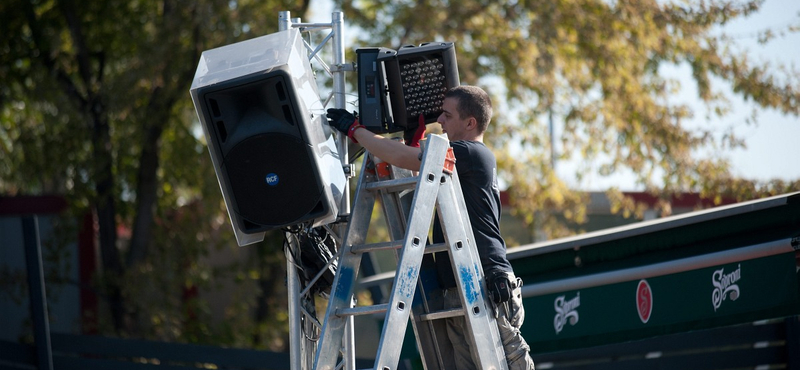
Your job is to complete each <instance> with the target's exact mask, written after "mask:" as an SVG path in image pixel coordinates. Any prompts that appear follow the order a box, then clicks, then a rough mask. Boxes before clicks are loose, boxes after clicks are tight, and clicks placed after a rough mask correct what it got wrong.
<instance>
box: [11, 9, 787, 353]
mask: <svg viewBox="0 0 800 370" xmlns="http://www.w3.org/2000/svg"><path fill="white" fill-rule="evenodd" d="M338 5H340V6H341V9H343V11H344V12H345V20H346V22H347V23H348V24H349V25H357V26H358V27H359V28H360V29H361V30H363V31H364V32H351V33H350V34H351V35H356V37H357V38H358V40H357V42H356V43H355V44H352V45H348V49H349V50H348V52H352V49H354V48H355V47H358V46H388V47H395V48H397V47H399V46H400V45H404V44H413V43H419V42H424V41H435V40H447V41H455V42H456V45H457V47H458V58H459V71H460V73H461V79H462V81H463V82H465V83H469V84H488V81H500V83H494V84H489V86H490V88H489V90H490V91H491V92H492V93H493V94H494V95H495V99H494V100H495V102H498V103H499V102H502V103H503V104H498V107H499V106H503V107H507V108H508V109H504V111H502V112H500V111H499V109H498V112H497V114H496V119H495V121H494V123H493V125H494V126H493V127H494V128H493V129H491V133H490V135H489V136H487V138H486V139H487V141H489V142H490V146H492V147H494V148H509V149H508V150H497V151H496V152H497V156H498V161H499V164H500V170H501V175H502V177H503V178H504V180H505V181H506V183H508V184H509V189H510V192H511V199H512V202H513V207H514V211H515V212H516V213H517V214H518V215H520V216H521V217H523V218H524V219H526V220H527V221H528V222H529V223H530V224H531V225H532V227H534V228H535V229H536V230H541V231H542V232H543V233H544V234H545V235H546V236H548V237H556V236H563V235H566V234H568V233H569V232H570V231H569V230H568V229H567V228H566V227H564V225H563V222H561V220H566V221H567V222H571V223H580V222H582V221H583V220H584V219H585V217H586V212H585V209H584V208H583V206H584V205H585V203H586V201H585V199H584V198H583V197H582V196H581V195H580V194H579V193H577V192H576V191H575V189H570V188H569V187H568V186H567V185H566V184H565V183H564V182H563V181H562V180H561V179H559V178H558V177H557V176H556V174H555V171H554V169H553V166H552V163H553V160H554V159H564V158H567V157H569V156H572V155H576V156H580V157H581V158H582V161H583V163H587V164H589V163H598V162H599V163H600V166H599V167H600V169H601V172H602V174H613V173H615V172H617V171H620V170H623V169H630V170H632V171H633V172H634V173H636V174H637V175H639V178H638V181H639V183H640V184H641V185H643V186H646V187H647V189H649V190H652V191H654V192H660V193H669V192H679V191H695V192H700V193H702V194H703V195H704V196H707V197H711V198H718V199H722V198H728V197H733V198H736V199H739V200H744V199H750V198H754V197H760V196H764V195H767V194H776V193H781V192H786V191H791V190H797V189H799V188H800V183H798V182H797V181H795V182H789V183H786V182H779V181H775V182H770V183H766V184H764V183H757V182H754V181H749V180H746V179H735V178H733V177H731V176H730V175H729V166H728V164H727V163H726V162H724V161H722V160H720V159H719V158H698V157H697V155H696V153H697V151H698V150H699V149H701V148H708V147H710V148H712V149H714V148H718V147H726V146H737V145H741V143H742V142H741V140H740V139H739V138H736V137H734V136H730V135H728V136H720V135H719V132H721V131H722V130H720V129H719V128H716V127H701V128H700V129H696V130H689V129H687V128H686V127H685V124H686V121H687V120H688V119H689V118H690V117H692V115H693V114H694V112H692V111H691V109H690V108H689V107H688V106H686V105H682V104H675V103H670V102H669V99H668V98H669V97H670V96H672V94H674V91H675V88H676V84H677V82H676V81H674V80H670V79H668V78H665V77H662V76H661V75H660V74H659V70H660V67H662V66H665V65H673V66H676V65H677V66H683V65H686V66H689V67H690V68H691V70H692V73H693V77H694V79H695V81H696V83H697V86H698V92H699V95H698V99H699V100H701V101H703V102H705V103H706V104H707V106H708V107H709V108H711V109H710V110H711V111H713V112H719V114H724V113H725V112H726V109H727V104H728V103H727V102H726V101H725V100H724V94H721V93H720V91H718V90H717V88H716V87H715V86H714V84H713V81H715V80H722V81H726V82H727V83H729V84H730V86H731V90H732V91H731V93H733V94H737V95H739V96H741V97H744V98H745V99H748V100H750V101H753V102H755V103H756V104H758V105H759V106H763V107H769V108H773V109H776V110H778V111H781V112H785V113H788V114H794V115H797V114H798V113H800V108H799V107H798V105H799V104H798V100H800V99H799V98H798V92H797V91H798V86H797V76H796V75H792V74H791V73H789V74H788V76H781V75H778V74H777V73H778V71H779V69H777V68H771V67H769V66H764V65H758V64H754V63H753V62H752V61H750V60H749V59H748V58H747V57H746V55H739V54H733V53H732V52H730V51H729V50H730V48H729V47H728V46H729V44H730V43H731V42H732V41H731V40H730V39H729V38H727V37H726V36H724V35H722V36H714V35H713V34H712V33H711V30H712V28H713V27H715V26H717V25H720V24H724V23H726V22H729V21H730V20H733V19H736V18H739V17H742V16H745V15H747V14H749V13H752V12H755V11H757V10H758V9H759V7H760V5H761V2H760V1H750V2H744V3H739V2H733V1H716V2H711V3H706V2H697V3H683V2H681V3H678V2H656V1H600V0H577V1H528V0H519V1H511V2H491V1H482V0H481V1H460V2H451V1H444V0H432V1H418V2H409V1H388V0H379V1H350V0H348V1H341V2H339V4H338ZM308 7H309V3H308V1H300V2H293V1H281V0H268V1H253V0H238V1H209V0H200V1H188V0H177V1H163V0H161V1H158V0H110V1H96V0H90V1H74V0H10V1H5V2H2V3H0V34H3V35H10V36H7V37H4V38H0V80H1V81H3V83H2V84H0V193H2V194H4V195H17V194H46V193H55V194H61V195H64V196H65V197H66V198H67V199H68V202H69V204H70V210H69V212H68V215H70V216H72V217H75V219H80V218H79V217H82V216H83V215H84V214H86V213H87V212H91V213H92V214H94V217H95V221H96V227H97V230H98V239H99V244H100V245H99V247H100V250H101V256H102V264H103V266H102V271H103V272H104V275H102V276H98V283H97V286H96V287H94V288H95V289H97V291H98V292H99V293H100V297H101V300H102V308H103V310H102V312H100V317H99V323H100V328H99V329H100V331H101V333H104V334H117V335H123V336H137V337H145V338H158V339H162V340H176V341H189V342H207V343H224V344H228V345H235V346H255V347H259V348H270V349H281V348H282V347H283V346H284V345H285V336H286V332H285V330H286V324H285V323H286V319H287V318H286V313H285V309H284V308H283V307H285V302H283V301H282V300H284V299H285V296H286V294H285V291H284V290H283V289H285V288H284V287H283V273H284V270H285V263H284V258H283V255H282V253H281V252H280V251H281V240H280V239H281V235H280V233H276V234H274V235H270V236H269V238H268V241H265V242H264V243H261V244H259V245H258V246H253V247H247V248H241V249H239V248H238V247H233V246H235V241H234V238H233V235H232V232H231V230H230V225H229V221H228V218H227V214H226V210H225V206H224V203H223V202H222V199H221V194H220V192H219V186H218V184H217V182H216V177H215V175H214V173H213V169H212V167H211V164H210V158H209V155H208V152H207V149H206V147H205V143H203V139H202V138H201V137H200V136H201V135H199V134H198V132H199V128H198V126H197V125H198V124H197V122H196V116H195V113H194V110H193V106H192V103H191V101H190V97H189V93H188V91H189V87H190V83H191V80H192V77H193V75H194V71H195V68H196V66H197V62H198V60H199V56H200V53H201V52H202V51H203V50H207V49H210V48H214V47H218V46H222V45H226V44H230V43H232V42H235V41H239V40H243V39H247V38H251V37H255V36H260V35H263V34H267V33H271V32H274V31H275V30H277V13H278V11H281V10H289V11H291V12H292V14H293V16H301V17H302V15H303V14H305V13H306V10H307V9H308ZM421 14H422V15H424V16H420V15H421ZM778 31H780V30H778ZM789 31H796V29H795V30H793V29H790V30H787V32H789ZM780 32H783V31H780ZM771 37H774V34H772V33H764V35H763V40H764V41H767V40H769V39H770V38H771ZM353 59H354V58H353V57H350V58H349V59H348V60H353ZM353 75H354V74H351V77H352V76H353ZM489 77H492V79H490V78H489ZM550 114H552V115H553V117H554V118H555V119H557V120H559V121H563V124H564V126H565V128H566V129H565V132H564V135H563V136H562V137H560V138H558V140H559V141H560V142H561V146H562V147H563V148H564V149H565V150H564V151H563V152H562V154H560V156H559V157H558V158H551V154H550V145H552V143H551V142H550V138H549V133H548V130H547V124H548V117H549V115H550ZM589 168H590V167H589V166H587V167H586V168H583V169H582V170H588V169H589ZM615 199H617V198H615ZM664 199H666V196H665V197H664ZM616 205H617V206H618V207H619V209H620V211H624V212H630V213H631V214H633V215H635V214H636V210H637V209H638V208H637V207H640V206H638V205H636V204H633V203H631V202H629V200H625V199H622V198H619V201H618V202H617V204H616ZM662 209H663V211H664V212H665V213H668V212H669V205H668V204H664V205H663V207H662ZM555 214H558V215H560V216H561V217H562V219H558V218H556V217H554V216H553V215H555ZM540 238H541V237H540ZM231 256H234V257H235V258H222V257H231ZM12 275H13V274H12V272H8V271H0V278H2V279H3V280H4V281H12V280H15V279H16V277H15V276H12ZM227 280H230V281H233V282H235V283H236V285H235V286H223V285H221V283H220V281H227ZM214 292H217V293H219V292H223V294H222V295H223V296H224V297H227V298H228V299H229V300H228V301H227V302H225V303H224V304H222V306H223V307H222V308H221V309H222V316H223V317H225V320H224V321H223V322H213V321H212V320H211V317H217V316H220V313H219V312H216V311H215V310H218V309H220V308H219V307H218V306H220V301H219V300H218V299H217V298H210V297H217V296H214V295H213V293H214Z"/></svg>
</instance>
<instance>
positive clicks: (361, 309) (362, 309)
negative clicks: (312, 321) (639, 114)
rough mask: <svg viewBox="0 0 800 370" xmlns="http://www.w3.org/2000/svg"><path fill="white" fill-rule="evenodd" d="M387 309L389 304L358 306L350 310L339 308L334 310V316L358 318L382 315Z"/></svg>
mask: <svg viewBox="0 0 800 370" xmlns="http://www.w3.org/2000/svg"><path fill="white" fill-rule="evenodd" d="M387 309H389V304H388V303H384V304H376V305H374V306H358V307H350V308H340V309H338V310H336V316H360V315H371V314H374V313H383V312H386V310H387Z"/></svg>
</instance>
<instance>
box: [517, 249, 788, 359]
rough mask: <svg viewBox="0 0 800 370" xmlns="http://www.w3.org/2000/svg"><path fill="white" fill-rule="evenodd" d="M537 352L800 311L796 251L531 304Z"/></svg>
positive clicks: (530, 336) (530, 328)
mask: <svg viewBox="0 0 800 370" xmlns="http://www.w3.org/2000/svg"><path fill="white" fill-rule="evenodd" d="M524 304H525V311H526V312H525V314H526V318H525V323H524V325H523V327H522V334H523V335H524V337H525V339H526V340H527V342H528V343H529V344H530V345H531V350H532V352H533V353H539V352H553V351H560V350H567V349H575V348H581V347H589V346H595V345H602V344H609V343H615V342H622V341H629V340H636V339H642V338H647V337H651V336H655V335H661V334H670V333H677V332H684V331H688V330H695V329H703V328H711V327H718V326H725V325H733V324H738V323H745V322H752V321H756V320H762V319H770V318H776V317H782V316H787V315H794V314H798V313H800V300H799V299H798V283H797V272H796V262H795V256H794V253H785V254H779V255H774V256H769V257H763V258H758V259H752V260H746V261H741V262H736V263H731V264H724V265H718V266H713V267H707V268H702V269H697V270H692V271H686V272H680V273H675V274H670V275H664V276H657V277H652V278H647V279H641V280H635V281H627V282H623V283H616V284H610V285H605V286H599V287H593V288H587V289H580V290H572V291H564V292H560V293H555V294H547V295H542V296H536V297H529V298H525V299H524Z"/></svg>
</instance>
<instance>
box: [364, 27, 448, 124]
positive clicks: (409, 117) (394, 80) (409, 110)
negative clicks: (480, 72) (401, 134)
mask: <svg viewBox="0 0 800 370" xmlns="http://www.w3.org/2000/svg"><path fill="white" fill-rule="evenodd" d="M356 52H357V53H358V55H359V63H358V66H359V68H358V74H359V110H360V113H361V116H362V118H361V119H360V122H361V123H362V124H363V125H365V126H366V127H367V128H368V129H370V130H371V131H373V132H376V133H386V132H398V131H405V130H412V129H416V128H417V127H418V126H419V124H420V122H424V124H428V123H432V122H436V119H437V118H438V117H439V115H440V114H441V112H442V101H443V100H444V94H445V92H447V90H448V89H450V88H452V87H455V86H458V85H459V83H460V82H459V78H458V64H457V62H456V52H455V45H454V44H453V43H452V42H432V43H425V44H421V45H420V46H413V45H410V46H403V47H401V48H400V49H399V50H397V51H394V50H391V49H386V48H365V49H358V50H356ZM375 86H377V88H378V90H374V89H372V88H373V87H375ZM381 89H383V90H381ZM377 103H379V104H380V106H376V105H375V104H377ZM378 120H380V121H378Z"/></svg>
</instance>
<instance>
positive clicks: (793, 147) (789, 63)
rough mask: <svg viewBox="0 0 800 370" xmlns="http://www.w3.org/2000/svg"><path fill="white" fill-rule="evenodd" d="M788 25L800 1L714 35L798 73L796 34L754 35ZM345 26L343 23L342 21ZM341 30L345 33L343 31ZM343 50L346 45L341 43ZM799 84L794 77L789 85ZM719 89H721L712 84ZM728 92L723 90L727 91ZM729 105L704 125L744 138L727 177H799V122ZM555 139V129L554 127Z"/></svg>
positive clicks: (612, 182) (798, 14)
mask: <svg viewBox="0 0 800 370" xmlns="http://www.w3.org/2000/svg"><path fill="white" fill-rule="evenodd" d="M311 9H314V11H313V12H312V14H311V16H310V19H308V20H305V19H304V20H303V21H304V22H330V21H331V18H330V17H331V11H332V7H331V4H330V1H329V0H312V3H311ZM789 25H794V26H796V27H798V28H800V0H766V1H765V2H764V4H763V5H762V7H761V9H760V11H759V12H758V13H756V14H753V15H750V16H749V17H747V18H742V19H738V20H736V21H734V22H731V23H729V24H727V25H726V26H725V27H724V28H722V29H720V32H725V33H727V34H728V35H730V36H732V37H734V38H735V40H736V44H737V46H738V47H740V48H742V50H746V51H747V53H748V57H749V58H751V60H761V61H766V62H769V63H770V64H772V65H777V64H778V63H782V64H783V65H785V66H786V67H788V68H789V69H790V70H791V69H794V71H796V73H800V32H795V33H788V34H785V35H784V36H778V37H776V38H775V39H773V40H772V41H771V42H770V43H769V44H767V45H759V44H758V42H757V37H756V35H757V33H758V32H759V31H763V30H766V29H769V28H773V29H776V28H777V29H786V28H787V27H788V26H789ZM345 26H347V19H345ZM345 32H348V30H347V29H345ZM345 47H348V45H347V44H345ZM665 73H670V74H674V75H675V76H676V77H677V78H679V79H680V80H681V85H682V86H683V87H684V92H682V93H681V94H680V95H679V96H676V97H675V99H677V100H678V101H687V102H694V101H696V99H697V98H696V97H697V94H696V92H695V91H694V90H693V88H692V86H693V85H694V83H693V82H692V81H691V79H690V78H689V69H688V68H681V67H677V68H674V69H671V70H668V71H665ZM797 82H800V80H799V79H798V78H796V79H795V83H797ZM716 88H717V89H718V90H724V86H722V85H718V86H716ZM728 90H729V89H728ZM728 96H729V99H730V101H731V106H732V107H733V111H732V113H730V114H728V115H727V116H725V117H724V118H723V119H717V120H714V121H711V122H710V123H711V124H713V125H715V126H714V127H730V126H732V127H734V132H735V133H736V134H737V135H738V136H739V137H740V138H744V139H745V143H746V146H747V148H746V149H736V150H729V151H727V152H722V153H721V154H722V155H723V156H726V157H727V158H728V159H729V160H730V162H731V163H732V166H733V174H734V175H736V176H739V177H744V178H748V179H754V180H761V181H764V180H769V179H774V178H778V179H783V180H796V179H800V118H799V117H796V116H791V115H789V116H787V115H783V114H781V113H780V112H777V111H775V110H769V109H767V110H765V109H756V108H755V105H754V104H752V103H748V102H745V101H743V100H742V99H740V98H738V97H734V96H732V95H728ZM754 109H756V111H757V114H758V115H757V119H758V124H757V125H754V124H748V123H747V122H746V118H747V117H748V116H750V115H751V113H752V112H753V110H754ZM706 120H707V117H706V115H705V113H704V108H703V107H702V106H700V105H698V106H697V107H695V118H694V119H693V121H692V122H689V125H693V124H694V125H703V126H707V125H708V124H709V122H707V121H706ZM556 135H558V125H557V124H556ZM556 168H557V170H558V173H559V176H561V177H562V178H563V179H564V180H565V181H567V183H569V184H570V185H572V186H574V187H577V188H580V189H582V190H593V191H598V190H605V189H607V188H609V187H611V186H614V187H617V188H619V189H621V190H625V191H632V190H641V189H640V188H637V187H636V186H635V184H634V181H633V176H632V175H631V174H630V173H619V174H615V175H614V176H611V177H601V176H599V175H597V174H593V175H589V176H585V177H584V179H583V180H581V181H580V182H579V181H578V180H577V179H575V178H574V175H573V174H574V172H575V169H576V168H577V164H576V163H569V162H559V163H557V164H556Z"/></svg>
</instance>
